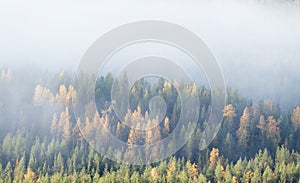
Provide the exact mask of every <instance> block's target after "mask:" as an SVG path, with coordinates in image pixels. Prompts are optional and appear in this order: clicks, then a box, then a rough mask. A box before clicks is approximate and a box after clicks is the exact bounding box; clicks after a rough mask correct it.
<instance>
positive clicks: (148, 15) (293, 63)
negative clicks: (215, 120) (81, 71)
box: [0, 0, 300, 106]
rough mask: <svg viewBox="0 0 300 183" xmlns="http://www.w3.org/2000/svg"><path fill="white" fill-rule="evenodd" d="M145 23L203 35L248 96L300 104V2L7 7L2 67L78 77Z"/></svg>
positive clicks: (12, 2)
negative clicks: (96, 50)
mask: <svg viewBox="0 0 300 183" xmlns="http://www.w3.org/2000/svg"><path fill="white" fill-rule="evenodd" d="M145 19H150V20H153V19H154V20H164V21H170V22H174V23H177V24H179V25H182V26H185V27H186V28H188V29H190V30H191V31H193V32H195V33H196V34H198V35H199V37H200V38H202V39H203V40H204V41H205V42H206V43H207V45H208V46H209V48H210V49H211V50H212V51H213V53H214V54H215V56H216V57H217V59H218V61H219V62H220V64H221V67H222V70H223V71H224V76H225V79H226V82H227V84H228V86H230V87H233V88H237V89H238V90H239V91H240V93H241V94H242V95H243V96H247V97H251V98H253V99H255V100H256V99H262V98H271V99H274V100H275V101H276V102H279V103H281V104H283V105H288V106H294V105H297V104H298V105H299V104H300V76H299V72H298V71H299V68H300V5H299V2H294V3H291V2H286V1H285V2H284V3H283V2H282V3H281V2H280V1H268V2H266V1H255V0H253V1H252V0H251V1H244V0H240V1H238V0H234V1H232V0H217V1H215V0H211V1H209V0H207V1H200V0H197V1H196V0H187V1H179V0H172V1H171V0H152V1H146V0H125V1H124V0H110V1H102V0H97V1H96V0H93V1H89V0H88V1H83V0H81V1H80V0H73V1H70V0H63V1H56V0H53V1H50V0H49V1H40V0H36V1H34V0H26V1H22V0H20V1H16V0H1V1H0V25H1V26H0V67H15V66H22V67H23V66H30V67H33V66H34V67H41V68H48V69H49V68H50V69H65V68H67V69H68V70H75V69H76V66H77V64H78V63H79V62H80V58H81V57H82V55H83V54H84V52H85V51H86V50H87V49H88V47H89V45H91V44H92V43H93V41H95V40H96V39H97V38H98V37H100V36H101V35H102V34H103V33H105V32H107V31H109V30H110V29H112V28H114V27H117V26H119V25H122V24H125V23H128V22H133V21H138V20H145Z"/></svg>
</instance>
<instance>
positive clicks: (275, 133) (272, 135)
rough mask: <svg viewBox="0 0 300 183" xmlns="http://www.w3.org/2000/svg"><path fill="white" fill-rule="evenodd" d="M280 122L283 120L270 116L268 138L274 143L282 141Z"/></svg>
mask: <svg viewBox="0 0 300 183" xmlns="http://www.w3.org/2000/svg"><path fill="white" fill-rule="evenodd" d="M280 123H281V120H276V119H274V117H273V116H269V117H268V123H267V137H268V139H271V140H272V141H273V142H274V143H279V141H280V128H279V124H280Z"/></svg>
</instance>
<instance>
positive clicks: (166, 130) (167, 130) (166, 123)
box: [164, 117, 170, 134]
mask: <svg viewBox="0 0 300 183" xmlns="http://www.w3.org/2000/svg"><path fill="white" fill-rule="evenodd" d="M164 133H165V134H169V133H170V120H169V118H168V117H166V118H165V121H164Z"/></svg>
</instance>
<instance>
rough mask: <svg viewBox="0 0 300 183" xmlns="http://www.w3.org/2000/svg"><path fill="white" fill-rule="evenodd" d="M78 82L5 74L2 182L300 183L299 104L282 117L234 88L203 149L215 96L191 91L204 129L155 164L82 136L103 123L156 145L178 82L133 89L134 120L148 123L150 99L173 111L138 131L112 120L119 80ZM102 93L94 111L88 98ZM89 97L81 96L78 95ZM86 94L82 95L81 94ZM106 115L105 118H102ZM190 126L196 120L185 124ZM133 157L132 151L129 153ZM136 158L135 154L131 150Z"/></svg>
mask: <svg viewBox="0 0 300 183" xmlns="http://www.w3.org/2000/svg"><path fill="white" fill-rule="evenodd" d="M82 77H85V79H84V82H82V83H75V84H73V83H72V77H70V75H68V74H67V73H64V72H61V73H59V74H52V73H48V72H44V73H37V72H35V71H28V70H24V71H22V72H20V71H15V72H14V70H13V71H11V70H9V69H3V70H2V74H1V78H0V88H1V90H0V140H1V142H2V144H1V147H0V158H1V163H0V182H12V181H14V182H23V181H24V182H34V181H37V182H208V181H211V182H279V181H280V182H298V180H299V176H300V161H299V160H300V154H299V153H298V152H299V150H300V142H299V141H298V140H297V139H298V138H299V137H300V128H299V126H300V107H298V106H296V107H295V108H294V110H292V111H289V112H282V111H281V110H280V108H279V107H278V106H276V105H274V104H273V103H272V101H270V100H264V101H260V102H258V103H255V102H252V101H251V100H247V99H245V98H242V97H240V96H239V95H238V93H237V91H236V90H228V100H227V105H226V107H225V108H224V110H223V116H224V121H223V124H222V128H221V130H220V131H219V133H218V135H217V137H216V138H215V139H214V141H213V142H212V143H211V144H210V146H209V147H208V148H207V149H206V150H203V151H200V150H199V147H198V139H199V137H200V135H201V132H202V131H203V129H204V128H205V126H206V124H207V119H208V116H209V111H210V91H209V90H208V89H206V88H205V87H204V86H196V85H187V86H184V87H186V91H187V92H188V93H190V94H193V93H198V95H199V98H200V101H201V104H200V106H199V113H200V115H199V121H198V126H197V128H196V129H195V131H194V134H193V136H192V138H191V139H190V140H189V141H188V143H187V144H186V145H185V146H184V147H183V148H182V149H181V150H180V151H178V152H177V153H176V154H174V155H173V156H172V157H171V158H169V159H167V160H165V161H162V162H159V163H154V164H151V165H147V166H132V165H131V166H130V165H126V164H119V163H116V162H113V161H110V160H107V159H106V158H104V157H103V156H101V155H100V154H99V153H97V152H96V151H95V150H93V148H91V147H90V146H89V145H88V143H87V142H86V141H85V140H84V138H83V136H82V134H81V132H80V130H79V128H78V125H77V124H78V123H80V124H83V126H84V128H82V129H81V130H83V131H84V132H85V133H92V131H93V129H94V128H95V126H97V124H99V123H103V124H104V125H106V126H109V130H110V132H111V133H113V134H114V135H115V136H117V137H118V138H119V139H121V140H122V141H124V142H127V143H128V144H151V143H153V142H155V141H157V140H160V139H163V138H165V137H166V136H168V135H169V134H170V133H172V130H173V129H174V127H175V126H176V121H177V120H178V117H179V114H180V98H179V96H178V93H177V91H176V88H175V85H180V84H175V85H174V84H171V83H170V82H167V81H164V80H162V79H160V80H157V81H147V80H139V81H138V82H137V83H136V84H135V85H134V86H133V87H132V88H131V91H130V107H131V110H129V111H128V113H127V114H126V115H127V118H126V119H127V120H129V122H137V123H141V122H142V121H145V119H147V114H148V111H149V105H148V104H149V100H150V98H151V97H152V96H156V95H158V96H161V97H163V98H164V99H165V100H166V103H167V112H166V116H165V119H164V121H163V123H161V124H160V125H159V126H158V127H157V128H154V129H152V130H150V131H146V132H143V133H141V132H139V131H136V130H132V129H130V128H128V127H126V126H124V125H123V124H122V123H120V122H119V121H118V120H116V118H115V117H114V114H113V111H112V110H111V101H110V98H111V96H110V94H111V93H110V90H111V86H112V83H113V82H114V80H115V79H114V77H113V75H112V74H107V75H106V76H105V77H99V78H98V79H97V82H96V87H95V83H93V82H91V79H90V78H89V77H87V76H82ZM92 77H93V76H92ZM93 89H95V95H96V96H95V97H96V106H97V109H96V108H95V107H93V106H94V105H93V104H92V101H89V98H90V97H91V96H89V95H91V93H92V92H91V91H92V90H93ZM80 90H81V91H86V92H78V91H80ZM82 93H84V95H83V94H82ZM72 96H73V101H74V102H76V101H79V100H80V101H85V102H86V105H85V114H84V118H83V119H78V118H77V119H76V117H75V116H74V113H73V107H72ZM97 111H99V112H97ZM187 125H188V124H187ZM125 154H126V153H125ZM126 155H127V156H128V157H129V158H131V157H130V153H127V154H126Z"/></svg>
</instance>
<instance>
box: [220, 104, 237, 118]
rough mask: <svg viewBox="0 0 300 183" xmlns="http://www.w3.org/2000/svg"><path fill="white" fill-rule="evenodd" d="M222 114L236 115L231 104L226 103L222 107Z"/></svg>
mask: <svg viewBox="0 0 300 183" xmlns="http://www.w3.org/2000/svg"><path fill="white" fill-rule="evenodd" d="M223 116H224V117H225V118H233V117H235V116H236V113H235V108H234V107H233V106H232V104H228V105H226V106H225V107H224V109H223Z"/></svg>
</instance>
